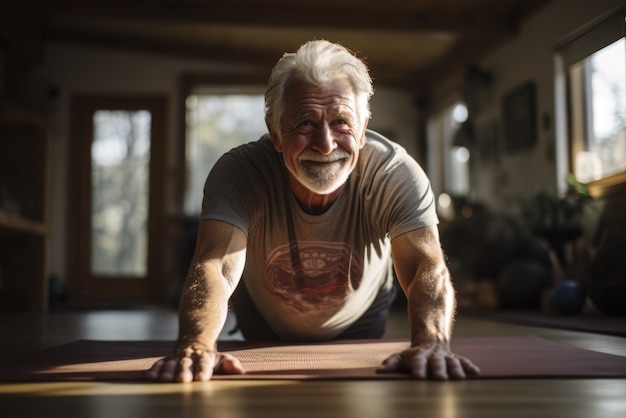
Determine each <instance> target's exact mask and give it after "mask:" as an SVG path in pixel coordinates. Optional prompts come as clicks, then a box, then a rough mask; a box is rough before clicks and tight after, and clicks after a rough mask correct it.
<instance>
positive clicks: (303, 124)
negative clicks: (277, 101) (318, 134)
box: [300, 120, 313, 128]
mask: <svg viewBox="0 0 626 418" xmlns="http://www.w3.org/2000/svg"><path fill="white" fill-rule="evenodd" d="M311 126H313V122H311V121H310V120H305V121H303V122H300V127H302V128H308V127H311Z"/></svg>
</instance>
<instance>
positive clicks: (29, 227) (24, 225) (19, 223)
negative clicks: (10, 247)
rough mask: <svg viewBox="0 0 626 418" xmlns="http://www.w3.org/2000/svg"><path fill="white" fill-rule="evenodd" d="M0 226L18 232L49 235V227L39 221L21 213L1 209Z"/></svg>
mask: <svg viewBox="0 0 626 418" xmlns="http://www.w3.org/2000/svg"><path fill="white" fill-rule="evenodd" d="M0 228H8V229H12V230H15V231H18V232H28V233H31V234H37V235H47V234H48V227H47V226H46V225H45V224H44V223H43V222H39V221H34V220H31V219H26V218H24V217H22V216H20V215H16V214H13V213H9V212H4V211H2V210H0Z"/></svg>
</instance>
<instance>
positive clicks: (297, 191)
mask: <svg viewBox="0 0 626 418" xmlns="http://www.w3.org/2000/svg"><path fill="white" fill-rule="evenodd" d="M289 184H290V186H291V190H292V192H293V195H294V196H295V198H296V201H297V202H298V205H299V206H300V208H301V209H302V210H303V211H305V212H306V213H308V214H309V215H321V214H322V213H324V212H326V211H327V210H328V209H329V208H330V207H331V206H332V205H333V203H335V201H336V200H337V197H339V195H340V194H341V191H342V190H343V188H344V186H341V187H339V188H338V189H337V190H335V191H334V192H332V193H329V194H317V193H315V192H312V191H311V190H309V189H307V188H306V187H304V186H303V185H302V184H300V183H299V182H298V181H297V180H296V179H294V178H293V177H292V176H289Z"/></svg>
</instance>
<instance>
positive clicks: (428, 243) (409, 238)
mask: <svg viewBox="0 0 626 418" xmlns="http://www.w3.org/2000/svg"><path fill="white" fill-rule="evenodd" d="M391 245H392V252H393V260H394V266H395V269H396V273H397V275H398V281H399V282H400V286H401V287H402V289H403V291H404V293H405V294H406V296H407V301H408V315H409V321H410V324H411V348H410V349H409V350H407V351H405V352H403V353H400V354H397V355H395V356H392V357H390V358H389V359H387V360H386V361H385V363H384V364H383V366H382V367H381V369H380V371H381V372H385V371H387V372H390V371H398V370H410V371H411V373H412V374H413V376H414V377H416V378H420V379H425V378H429V377H431V378H434V379H438V380H445V379H449V378H454V379H462V378H465V377H466V376H467V375H475V374H478V372H479V370H478V367H476V366H475V365H474V364H473V363H472V362H471V361H469V360H468V359H466V358H463V357H461V356H458V355H456V354H454V353H452V352H451V351H450V338H451V336H452V324H453V322H454V313H455V308H456V298H455V295H454V289H453V287H452V283H451V280H450V274H449V272H448V268H447V266H446V263H445V259H444V255H443V251H442V250H441V245H440V242H439V232H438V230H437V227H436V226H429V227H425V228H421V229H417V230H415V231H411V232H408V233H406V234H403V235H401V236H399V237H397V238H395V239H394V240H393V241H392V243H391Z"/></svg>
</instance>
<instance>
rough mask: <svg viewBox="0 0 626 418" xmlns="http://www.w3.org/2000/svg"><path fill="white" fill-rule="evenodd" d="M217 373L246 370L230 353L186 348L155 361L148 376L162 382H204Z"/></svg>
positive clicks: (242, 372)
mask: <svg viewBox="0 0 626 418" xmlns="http://www.w3.org/2000/svg"><path fill="white" fill-rule="evenodd" d="M217 373H222V374H244V373H245V371H244V369H243V367H242V366H241V363H240V362H239V360H237V359H236V358H235V357H233V356H231V355H230V354H225V353H218V352H214V351H203V350H194V349H192V348H185V349H182V350H178V351H177V352H175V353H174V354H172V355H171V356H169V357H165V358H162V359H161V360H159V361H157V362H156V363H154V365H153V366H152V367H151V368H150V370H148V371H147V372H146V377H147V378H148V379H151V380H159V381H161V382H191V381H201V382H204V381H207V380H210V379H211V377H213V374H217Z"/></svg>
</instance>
